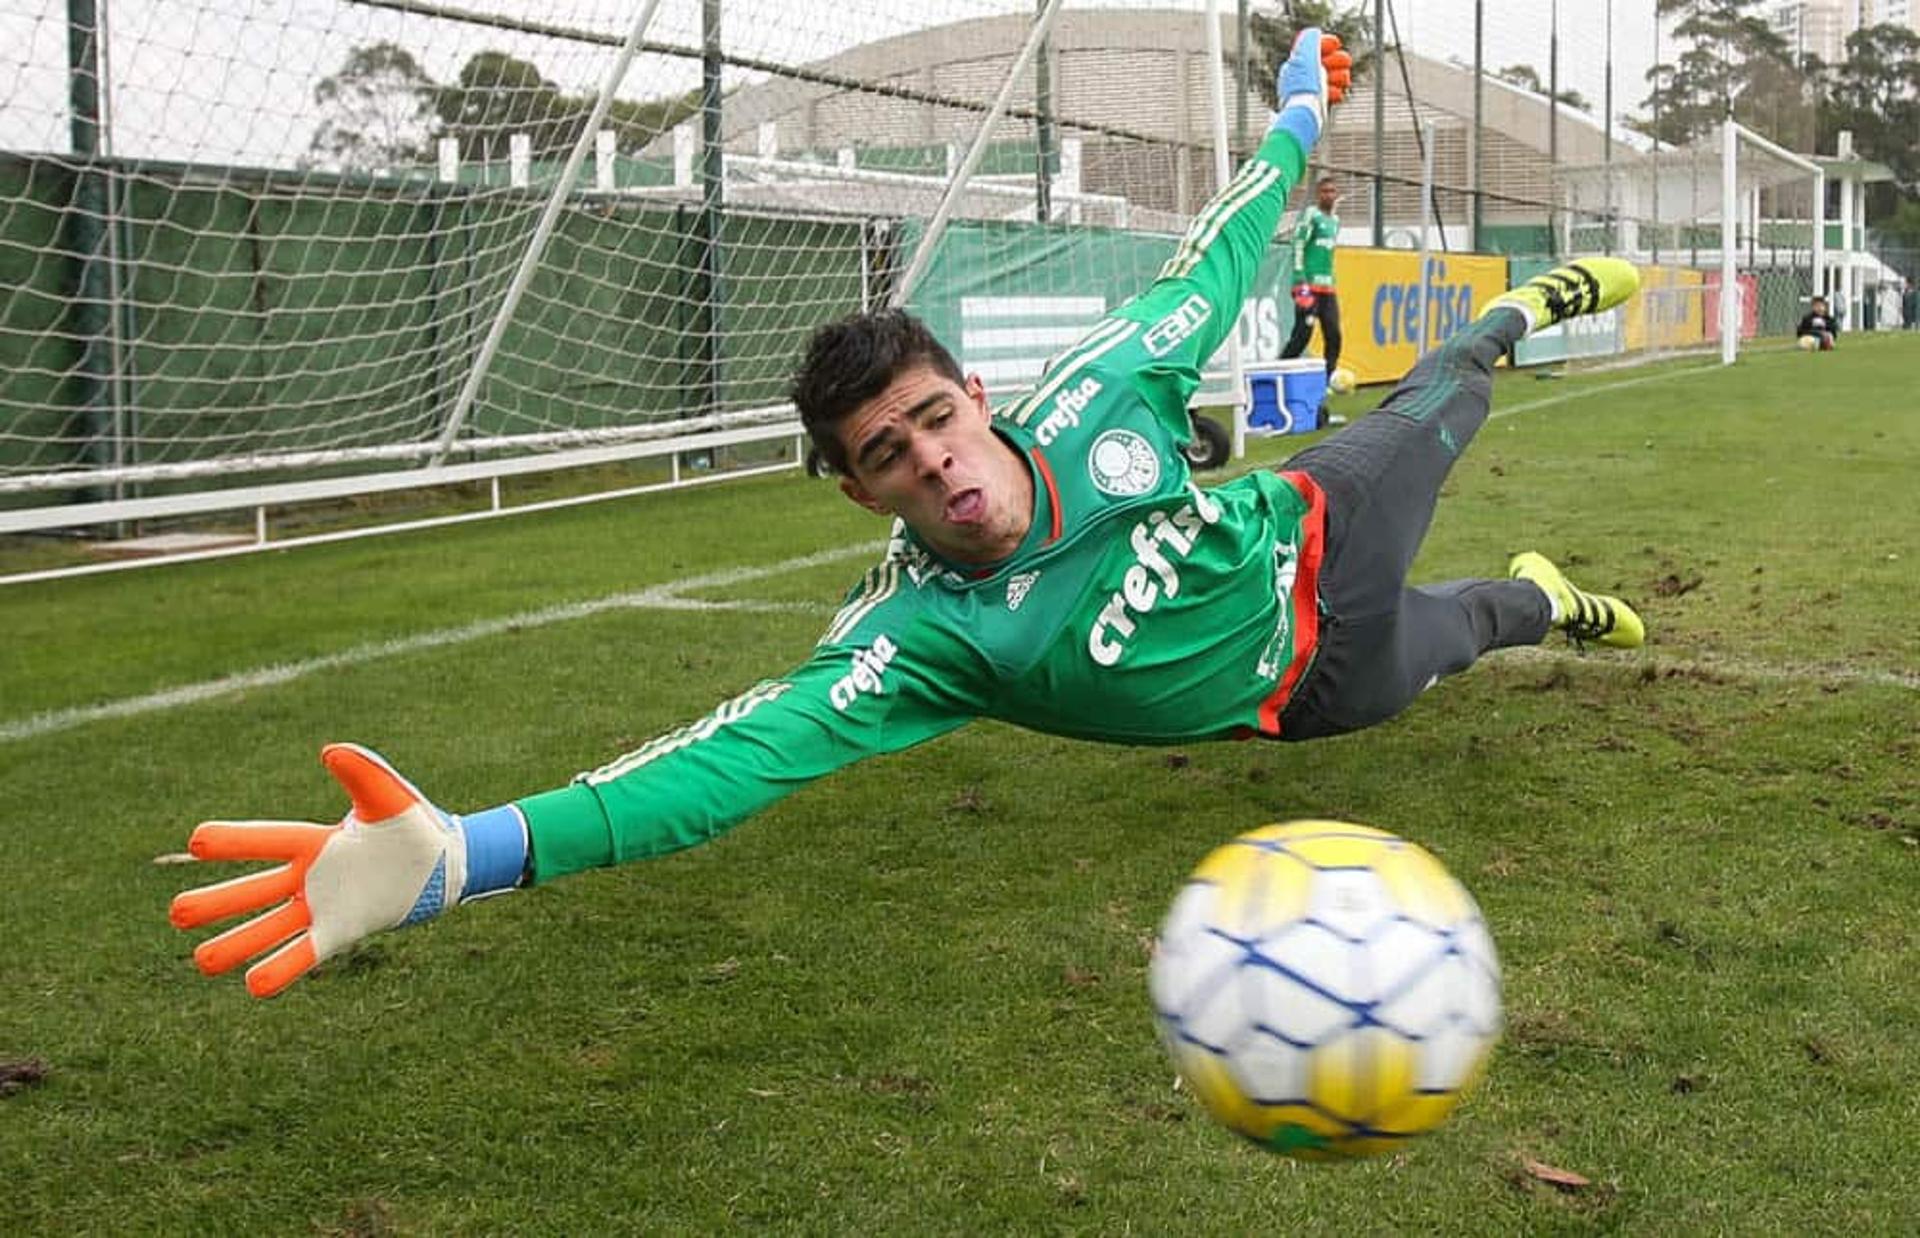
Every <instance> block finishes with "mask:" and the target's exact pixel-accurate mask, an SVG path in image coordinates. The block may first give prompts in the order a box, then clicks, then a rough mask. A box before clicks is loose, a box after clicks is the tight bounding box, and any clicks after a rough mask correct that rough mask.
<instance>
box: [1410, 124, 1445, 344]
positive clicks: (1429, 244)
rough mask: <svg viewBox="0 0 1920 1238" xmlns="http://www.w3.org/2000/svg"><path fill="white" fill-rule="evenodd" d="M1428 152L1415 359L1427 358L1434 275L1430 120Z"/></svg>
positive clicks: (1433, 137)
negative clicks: (1429, 227) (1430, 228)
mask: <svg viewBox="0 0 1920 1238" xmlns="http://www.w3.org/2000/svg"><path fill="white" fill-rule="evenodd" d="M1426 132H1427V143H1426V146H1427V149H1426V153H1425V155H1424V156H1423V157H1422V158H1421V160H1420V313H1419V315H1418V317H1417V321H1418V322H1419V324H1420V325H1419V326H1418V327H1416V328H1415V330H1416V331H1417V332H1418V333H1419V334H1418V336H1417V339H1418V341H1419V342H1418V343H1417V344H1416V345H1415V346H1414V347H1415V352H1414V355H1415V356H1416V357H1424V356H1426V355H1427V342H1428V341H1427V321H1428V314H1429V310H1430V306H1429V304H1428V303H1429V301H1430V300H1431V298H1432V296H1433V273H1432V270H1431V268H1430V267H1429V266H1428V263H1429V261H1430V260H1431V259H1432V257H1433V238H1432V237H1431V236H1429V235H1428V234H1427V223H1428V221H1429V220H1431V219H1432V218H1433V146H1434V142H1435V140H1436V139H1437V138H1438V136H1439V134H1438V133H1437V132H1436V130H1435V128H1434V124H1433V122H1432V121H1428V122H1427V124H1426Z"/></svg>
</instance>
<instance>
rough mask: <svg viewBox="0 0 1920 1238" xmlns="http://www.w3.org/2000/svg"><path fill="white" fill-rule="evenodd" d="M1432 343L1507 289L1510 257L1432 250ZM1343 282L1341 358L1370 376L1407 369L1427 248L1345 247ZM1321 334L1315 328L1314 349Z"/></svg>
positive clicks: (1338, 274)
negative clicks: (1417, 250) (1423, 250)
mask: <svg viewBox="0 0 1920 1238" xmlns="http://www.w3.org/2000/svg"><path fill="white" fill-rule="evenodd" d="M1427 262H1428V267H1429V276H1430V278H1431V281H1432V282H1431V284H1430V285H1429V287H1428V293H1427V297H1426V304H1425V306H1424V309H1425V319H1426V323H1425V325H1426V332H1427V344H1428V347H1429V348H1431V347H1433V346H1435V345H1437V344H1439V343H1440V342H1441V341H1442V340H1444V339H1446V338H1447V337H1448V336H1449V335H1452V334H1453V333H1454V332H1455V331H1457V330H1459V329H1460V328H1461V327H1463V326H1465V325H1466V324H1467V323H1468V322H1470V321H1472V319H1473V315H1474V313H1475V311H1477V310H1478V309H1479V308H1480V307H1481V306H1482V305H1485V304H1486V303H1487V302H1488V301H1490V300H1492V299H1493V298H1494V297H1496V296H1498V295H1499V294H1500V293H1502V292H1505V291H1506V289H1507V260H1506V259H1505V258H1503V257H1487V256H1484V255H1481V254H1429V255H1428V256H1427ZM1333 278H1334V282H1335V284H1336V285H1337V286H1338V288H1339V289H1340V334H1341V336H1342V339H1343V344H1342V348H1341V351H1340V364H1342V365H1344V366H1346V367H1348V368H1349V369H1351V370H1352V371H1353V373H1354V377H1355V378H1357V379H1358V380H1359V381H1361V382H1363V383H1384V382H1392V381H1393V380H1395V379H1397V378H1399V377H1401V376H1402V375H1404V374H1405V373H1406V372H1407V371H1408V370H1411V369H1412V368H1413V363H1414V362H1415V361H1417V360H1418V359H1419V357H1420V329H1421V317H1422V313H1421V311H1422V308H1423V307H1422V304H1421V289H1420V255H1419V254H1415V253H1408V252H1407V251H1405V250H1397V249H1348V248H1344V247H1343V248H1341V249H1340V250H1338V251H1336V252H1335V253H1334V256H1333ZM1321 346H1322V341H1321V339H1320V333H1319V332H1318V331H1316V332H1314V343H1313V346H1312V347H1311V349H1310V351H1312V352H1315V353H1319V352H1320V350H1321Z"/></svg>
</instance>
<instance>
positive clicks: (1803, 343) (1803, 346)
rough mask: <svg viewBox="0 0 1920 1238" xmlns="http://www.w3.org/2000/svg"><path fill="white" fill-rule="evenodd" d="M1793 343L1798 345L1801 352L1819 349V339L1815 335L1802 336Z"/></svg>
mask: <svg viewBox="0 0 1920 1238" xmlns="http://www.w3.org/2000/svg"><path fill="white" fill-rule="evenodd" d="M1794 342H1795V343H1797V344H1798V345H1800V351H1801V352H1814V351H1816V350H1817V349H1818V348H1819V347H1820V337H1819V336H1817V335H1803V336H1801V337H1800V338H1799V339H1798V340H1796V341H1794Z"/></svg>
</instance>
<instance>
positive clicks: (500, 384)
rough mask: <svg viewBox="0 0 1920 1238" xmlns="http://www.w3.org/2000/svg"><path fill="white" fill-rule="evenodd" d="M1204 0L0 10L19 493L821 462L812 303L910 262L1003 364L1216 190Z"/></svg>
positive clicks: (843, 299) (104, 506)
mask: <svg viewBox="0 0 1920 1238" xmlns="http://www.w3.org/2000/svg"><path fill="white" fill-rule="evenodd" d="M1209 7H1210V6H1208V5H1207V4H1204V3H1197V2H1189V3H1175V4H1168V5H1163V6H1160V8H1159V9H1157V10H1153V11H1144V10H1138V9H1118V10H1116V9H1112V8H1108V7H1105V6H1100V5H1094V4H1083V3H1064V4H1062V3H1051V2H1050V3H1043V4H1040V5H1036V4H1035V3H1034V2H1033V0H925V2H923V3H919V4H914V5H898V4H893V3H889V2H887V0H847V2H846V3H841V4H836V5H833V6H816V5H796V4H792V3H789V2H787V0H649V2H646V3H625V2H623V3H614V2H613V0H552V2H551V3H546V4H542V5H539V6H528V5H524V4H519V3H510V2H509V0H470V2H468V3H463V4H460V5H458V6H455V5H449V4H441V3H435V2H432V0H310V2H303V3H300V4H255V5H234V4H228V3H225V0H140V2H139V3H134V2H133V0H91V3H89V4H76V5H70V6H66V10H65V11H64V12H63V11H61V6H34V11H33V13H32V14H31V15H23V14H22V13H21V12H20V11H19V10H18V9H16V10H14V11H13V12H12V13H10V14H7V15H0V34H4V35H5V36H6V37H5V39H4V43H3V44H0V46H4V49H5V50H3V51H0V58H4V59H5V60H6V61H8V62H9V63H8V64H7V70H8V71H7V72H6V73H5V74H3V75H0V99H3V100H4V103H3V104H0V261H3V262H4V263H5V265H6V270H7V272H8V276H9V278H8V279H7V280H6V283H5V288H4V290H3V291H0V357H4V362H5V363H4V365H0V533H6V532H17V531H20V530H23V529H33V528H45V527H57V526H66V525H72V524H75V523H79V522H84V521H94V522H100V521H106V520H113V521H126V520H147V521H151V520H156V519H162V518H166V517H169V516H184V515H190V514H193V513H198V512H208V511H213V510H216V509H218V508H222V507H228V508H231V507H257V508H259V509H260V510H261V511H262V512H264V511H265V510H266V509H267V508H268V507H269V506H270V505H273V504H278V503H284V502H293V501H296V500H306V499H314V498H319V497H324V496H331V495H341V494H348V493H353V492H356V490H370V489H381V488H398V487H399V486H402V485H407V484H415V483H421V482H435V481H439V480H446V479H471V478H486V477H491V478H494V479H496V486H497V484H498V483H497V479H498V478H500V477H503V476H504V477H509V478H512V477H515V476H518V475H519V474H521V473H528V472H534V471H542V470H550V469H552V468H555V467H557V466H563V465H573V464H585V463H604V462H607V461H620V460H629V459H631V458H636V457H653V456H659V455H661V453H663V452H666V453H670V460H671V463H672V465H673V471H674V475H675V476H679V475H681V466H682V465H686V466H690V467H705V466H708V465H712V466H715V467H719V466H723V465H725V464H727V463H729V462H732V461H737V460H739V459H745V460H747V461H748V462H749V463H752V462H754V461H770V462H772V463H791V462H792V461H793V460H794V459H795V457H796V456H797V447H798V444H797V440H796V437H795V431H796V429H797V427H796V425H795V423H794V420H793V416H792V411H791V409H790V407H789V406H788V405H787V403H786V399H785V388H786V383H787V381H788V378H789V375H790V372H791V368H792V365H793V363H794V360H795V358H796V357H797V355H798V353H799V352H800V350H801V349H802V347H803V345H804V342H805V339H806V337H807V335H808V334H809V333H810V332H811V330H812V329H813V328H814V327H815V326H817V325H818V324H820V323H822V322H824V321H827V320H830V319H832V318H834V317H838V316H840V315H842V314H844V313H847V312H849V311H851V310H853V309H856V308H860V307H862V306H875V305H882V304H888V303H892V302H896V301H901V300H905V301H906V302H907V303H909V304H911V305H912V307H913V308H914V309H915V310H916V311H918V312H921V313H922V314H923V315H924V316H925V317H927V318H928V320H929V321H930V322H931V323H932V325H933V326H934V328H935V330H936V331H937V332H938V333H939V334H940V335H941V336H942V337H943V338H945V339H947V340H949V341H952V342H954V343H955V344H956V345H958V346H959V347H960V348H962V349H963V350H964V353H965V355H966V357H967V360H968V362H969V364H970V367H971V368H977V369H979V370H981V372H982V373H983V374H985V375H986V376H987V377H988V379H989V382H990V384H991V385H992V386H993V387H994V389H995V391H996V392H997V393H998V392H1005V391H1008V390H1010V389H1011V387H1012V386H1013V385H1016V384H1018V383H1020V382H1022V381H1025V380H1029V379H1030V378H1031V377H1032V376H1034V375H1035V374H1037V373H1038V368H1039V366H1040V364H1041V363H1042V362H1043V361H1044V359H1045V357H1046V356H1047V355H1049V354H1050V353H1051V352H1052V351H1054V350H1056V349H1057V348H1058V347H1059V346H1060V345H1061V344H1062V343H1063V342H1065V341H1066V340H1068V339H1070V338H1071V337H1072V336H1073V335H1074V334H1076V333H1077V332H1078V331H1079V330H1081V329H1083V328H1084V327H1085V326H1087V325H1089V324H1090V323H1091V322H1092V321H1093V320H1094V318H1096V317H1098V315H1099V314H1100V313H1102V312H1104V311H1105V310H1106V309H1108V308H1111V307H1112V306H1113V305H1114V304H1117V302H1118V301H1119V300H1120V299H1122V298H1123V297H1124V296H1127V295H1130V294H1131V293H1133V292H1135V291H1137V290H1138V289H1139V288H1141V287H1143V286H1144V285H1145V283H1146V282H1147V281H1148V280H1149V279H1150V278H1151V276H1152V274H1153V272H1154V270H1155V269H1157V267H1158V265H1159V263H1160V262H1161V261H1162V260H1163V259H1164V257H1165V256H1166V253H1167V252H1168V250H1169V248H1170V246H1171V244H1172V238H1174V237H1176V236H1177V234H1178V233H1179V231H1180V230H1181V229H1182V228H1183V227H1184V225H1185V222H1186V219H1187V217H1188V216H1189V215H1190V214H1191V213H1192V212H1193V211H1195V210H1196V209H1197V208H1198V207H1199V206H1200V205H1201V204H1202V203H1204V201H1205V200H1206V199H1207V197H1208V196H1209V195H1210V194H1211V193H1212V191H1213V189H1214V185H1215V178H1216V173H1215V163H1214V152H1213V148H1212V136H1213V128H1214V125H1213V119H1214V117H1216V116H1217V115H1219V113H1220V110H1221V109H1222V108H1223V107H1225V108H1228V109H1231V108H1232V104H1230V103H1223V102H1222V100H1221V99H1220V98H1218V97H1217V95H1218V91H1217V90H1216V91H1212V92H1210V90H1209V72H1210V71H1217V69H1218V66H1219V64H1220V61H1221V57H1220V56H1218V55H1217V54H1215V55H1214V57H1213V60H1212V62H1211V64H1210V63H1209V60H1208V57H1209V54H1210V53H1209V46H1210V43H1211V44H1213V45H1214V46H1216V47H1217V45H1218V42H1219V40H1218V37H1217V35H1216V36H1215V37H1214V38H1213V39H1211V40H1210V39H1209V37H1208V31H1207V21H1206V16H1205V15H1206V12H1207V10H1208V8H1209ZM1214 7H1218V6H1214ZM89 11H90V13H91V19H90V20H80V18H79V16H77V15H84V14H86V13H88V12H89ZM1229 12H1230V9H1229ZM1229 51H1231V48H1230V47H1229ZM1227 89H1229V90H1233V91H1238V90H1239V86H1238V84H1237V83H1234V82H1229V83H1228V86H1227ZM1263 107H1264V105H1263V104H1262V103H1260V102H1259V101H1258V99H1257V98H1256V99H1255V100H1254V102H1253V104H1252V106H1251V108H1247V107H1246V106H1245V105H1242V106H1241V109H1240V110H1242V111H1247V110H1251V111H1253V112H1254V113H1256V114H1260V113H1261V112H1262V109H1263ZM956 181H958V182H959V183H960V184H961V185H962V188H961V189H960V190H959V191H957V192H954V193H949V192H948V186H949V185H950V184H953V183H955V182H956ZM929 236H934V237H935V241H934V243H931V244H929V243H927V242H928V238H929ZM923 246H924V247H925V250H926V252H925V253H924V254H922V253H921V250H922V248H923ZM916 258H918V260H919V267H918V269H915V266H914V263H915V261H916ZM756 445H757V448H758V450H759V452H760V454H758V455H755V454H754V450H755V449H756ZM661 467H662V468H665V467H667V466H666V465H665V464H663V465H661ZM495 501H496V503H497V502H498V498H497V494H496V499H495ZM262 519H263V520H264V516H263V517H262Z"/></svg>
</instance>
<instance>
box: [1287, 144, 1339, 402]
mask: <svg viewBox="0 0 1920 1238" xmlns="http://www.w3.org/2000/svg"><path fill="white" fill-rule="evenodd" d="M1313 193H1314V202H1313V205H1312V206H1309V207H1307V208H1306V209H1305V210H1303V211H1301V212H1300V222H1299V223H1298V224H1296V225H1294V229H1293V334H1292V335H1290V336H1288V337H1287V346H1286V347H1285V348H1282V349H1281V350H1280V357H1281V359H1282V360H1291V359H1292V358H1294V357H1297V356H1299V355H1300V354H1301V353H1303V352H1305V351H1307V341H1308V340H1309V339H1311V338H1313V324H1314V322H1315V321H1316V320H1318V322H1319V323H1320V334H1321V335H1322V336H1323V337H1324V339H1323V340H1322V341H1321V342H1322V344H1323V346H1324V347H1323V351H1324V352H1325V354H1326V356H1325V361H1326V363H1327V377H1328V378H1332V377H1333V371H1334V369H1335V367H1337V366H1338V365H1339V364H1340V296H1339V294H1338V293H1337V292H1335V291H1334V286H1333V251H1334V247H1335V246H1336V245H1338V244H1339V242H1340V217H1339V216H1338V215H1336V214H1334V213H1333V208H1334V207H1336V206H1338V205H1339V204H1340V183H1339V182H1338V181H1336V180H1334V179H1333V178H1332V177H1331V176H1323V177H1321V178H1320V179H1319V181H1318V182H1317V183H1316V184H1315V185H1314V187H1313Z"/></svg>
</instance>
